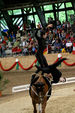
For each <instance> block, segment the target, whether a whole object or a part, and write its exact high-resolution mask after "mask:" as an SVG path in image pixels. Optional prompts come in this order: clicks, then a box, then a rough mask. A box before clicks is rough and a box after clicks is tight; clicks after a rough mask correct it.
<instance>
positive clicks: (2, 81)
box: [0, 72, 9, 91]
mask: <svg viewBox="0 0 75 113" xmlns="http://www.w3.org/2000/svg"><path fill="white" fill-rule="evenodd" d="M8 82H9V80H8V79H4V77H3V74H2V73H1V72H0V91H3V90H4V89H5V88H6V84H8Z"/></svg>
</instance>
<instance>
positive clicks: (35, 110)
mask: <svg viewBox="0 0 75 113" xmlns="http://www.w3.org/2000/svg"><path fill="white" fill-rule="evenodd" d="M32 103H33V107H34V112H33V113H37V109H36V103H35V102H34V101H32Z"/></svg>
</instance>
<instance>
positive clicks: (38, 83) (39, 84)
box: [33, 82, 45, 93]
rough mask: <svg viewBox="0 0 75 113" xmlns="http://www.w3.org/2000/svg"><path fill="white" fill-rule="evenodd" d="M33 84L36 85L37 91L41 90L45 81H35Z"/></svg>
mask: <svg viewBox="0 0 75 113" xmlns="http://www.w3.org/2000/svg"><path fill="white" fill-rule="evenodd" d="M33 85H34V86H35V87H36V91H37V93H39V92H43V89H44V86H45V83H43V82H37V83H35V84H33Z"/></svg>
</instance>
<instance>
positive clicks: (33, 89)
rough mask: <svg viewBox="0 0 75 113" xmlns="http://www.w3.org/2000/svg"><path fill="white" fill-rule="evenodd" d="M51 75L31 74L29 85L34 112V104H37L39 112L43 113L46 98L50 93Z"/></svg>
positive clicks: (35, 110)
mask: <svg viewBox="0 0 75 113" xmlns="http://www.w3.org/2000/svg"><path fill="white" fill-rule="evenodd" d="M50 77H51V75H50V74H49V75H48V76H44V75H41V74H39V75H36V74H34V75H32V80H31V85H30V89H29V92H30V96H31V98H32V104H33V107H34V112H33V113H37V108H36V104H38V105H39V113H45V108H46V104H47V100H48V99H49V97H50V95H51V89H52V86H51V82H50Z"/></svg>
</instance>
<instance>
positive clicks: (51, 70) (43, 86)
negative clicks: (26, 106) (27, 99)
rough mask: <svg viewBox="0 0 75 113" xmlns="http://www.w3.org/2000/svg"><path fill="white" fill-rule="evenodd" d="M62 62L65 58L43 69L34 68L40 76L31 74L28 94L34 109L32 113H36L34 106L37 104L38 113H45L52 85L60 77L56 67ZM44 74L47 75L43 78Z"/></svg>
mask: <svg viewBox="0 0 75 113" xmlns="http://www.w3.org/2000/svg"><path fill="white" fill-rule="evenodd" d="M64 60H66V58H63V59H60V60H59V61H57V62H56V63H54V64H52V65H49V66H47V67H44V68H41V67H38V66H36V67H37V69H38V72H39V71H42V74H38V75H37V74H33V75H32V79H31V84H30V88H29V93H30V96H31V98H32V104H33V107H34V112H33V113H37V109H36V104H39V113H45V108H46V104H47V100H48V99H49V97H50V96H51V92H52V83H57V82H58V81H59V79H60V77H61V75H62V73H61V72H60V71H59V70H58V69H57V68H56V67H57V66H58V65H59V64H60V63H61V62H62V61H64ZM44 73H46V74H47V75H46V76H45V75H44ZM51 78H52V81H51Z"/></svg>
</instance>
